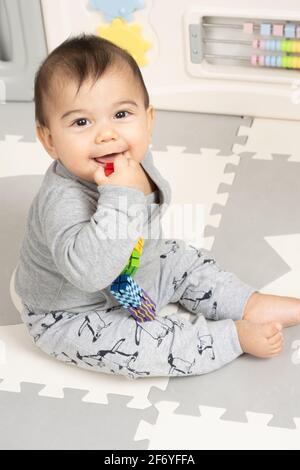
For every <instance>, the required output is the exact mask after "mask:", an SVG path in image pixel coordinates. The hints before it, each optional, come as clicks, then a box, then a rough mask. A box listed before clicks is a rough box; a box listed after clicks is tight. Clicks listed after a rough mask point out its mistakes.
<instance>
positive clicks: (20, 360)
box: [0, 103, 300, 450]
mask: <svg viewBox="0 0 300 470" xmlns="http://www.w3.org/2000/svg"><path fill="white" fill-rule="evenodd" d="M16 116H17V119H16ZM0 121H1V128H0V200H1V205H0V220H1V221H2V222H1V231H0V259H1V264H0V298H1V304H0V416H1V420H0V449H112V450H113V449H115V450H116V449H127V450H128V449H149V450H150V449H176V450H177V449H223V448H225V449H248V448H249V449H264V448H265V449H276V448H280V449H299V448H300V326H299V327H292V328H288V329H286V330H285V331H284V333H285V350H284V352H283V354H282V355H281V356H279V357H277V358H274V359H257V358H254V357H252V356H249V355H243V356H241V357H239V358H238V359H237V360H235V361H234V362H232V363H231V364H229V365H227V366H225V367H224V368H222V369H220V370H218V371H216V372H214V373H211V374H207V375H203V376H199V377H182V378H180V377H174V378H171V379H168V378H154V379H140V380H137V381H128V380H127V379H126V378H124V377H117V376H109V375H105V374H100V373H99V374H98V373H95V372H89V371H86V370H83V369H76V368H75V367H70V366H68V365H66V364H64V363H60V362H57V361H56V360H55V359H53V358H50V357H48V356H46V355H45V354H44V353H42V352H41V351H40V350H39V349H37V347H35V345H34V344H33V343H32V341H31V339H30V337H29V336H28V334H27V332H26V330H25V327H24V326H23V324H22V323H21V320H20V316H19V310H20V299H19V298H18V296H17V295H16V293H15V292H14V288H13V279H14V272H15V268H16V265H17V260H18V250H19V248H20V245H21V241H22V236H23V230H24V224H25V220H26V215H27V212H28V210H29V207H30V204H31V201H32V199H33V197H34V195H35V193H36V192H37V190H38V188H39V186H40V184H41V181H42V177H43V174H44V173H45V171H46V169H47V168H48V166H49V165H50V164H51V162H52V160H51V159H50V157H49V156H48V155H47V154H46V153H45V151H44V149H43V148H42V147H41V144H40V143H39V142H37V141H36V137H35V130H34V127H33V122H34V114H33V105H32V104H25V103H11V104H9V103H7V104H2V105H0ZM299 133H300V122H295V121H280V120H268V119H252V118H251V117H240V116H220V115H218V116H217V115H203V114H198V113H178V112H166V111H158V112H157V122H156V128H155V133H154V136H153V144H152V151H153V156H154V160H155V164H156V166H157V167H158V169H159V170H160V171H161V173H162V174H163V175H164V176H165V177H166V178H167V179H168V180H169V182H170V183H171V186H172V188H173V199H172V205H171V206H173V205H174V207H175V206H176V205H177V204H179V203H180V204H182V203H186V204H192V205H193V207H198V209H199V210H198V212H197V214H199V219H200V218H201V223H199V225H197V230H196V233H195V234H193V235H194V237H195V242H197V243H198V244H199V245H201V246H204V247H205V248H207V249H210V250H211V251H212V254H213V255H214V256H215V257H216V259H217V260H218V263H219V264H220V265H222V267H223V268H224V269H226V270H230V271H233V272H235V273H236V274H237V275H238V276H239V277H240V278H241V279H243V280H244V281H245V282H248V283H250V284H252V285H253V286H254V287H255V288H257V289H259V290H260V291H261V292H265V293H273V294H278V295H288V296H294V297H300V286H299V275H300V250H299V247H300V217H299V218H298V215H299V200H300V184H299V180H300V154H299V152H298V148H299V144H298V139H299V137H298V136H299ZM200 215H201V217H200ZM174 236H175V235H174ZM190 236H191V233H190V232H189V233H184V234H183V237H182V238H186V239H187V240H189V241H191V238H190ZM177 310H178V312H179V313H180V314H181V315H185V316H187V317H189V314H188V313H187V312H184V310H183V309H182V307H180V308H179V306H178V305H177V304H172V305H171V304H170V305H168V306H166V307H165V308H164V310H163V311H162V312H161V314H162V315H164V314H167V313H171V312H174V311H177ZM87 431H88V432H87Z"/></svg>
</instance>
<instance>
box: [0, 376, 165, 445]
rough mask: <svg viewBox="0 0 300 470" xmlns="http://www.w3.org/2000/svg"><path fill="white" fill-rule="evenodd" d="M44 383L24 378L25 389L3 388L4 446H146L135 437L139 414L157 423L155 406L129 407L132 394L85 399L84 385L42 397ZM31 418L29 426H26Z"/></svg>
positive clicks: (0, 438)
mask: <svg viewBox="0 0 300 470" xmlns="http://www.w3.org/2000/svg"><path fill="white" fill-rule="evenodd" d="M42 388H43V385H37V384H29V383H22V384H21V393H12V392H3V391H0V415H1V420H0V449H2V450H3V449H5V450H29V449H34V450H46V449H47V450H62V449H65V450H101V449H105V450H109V449H112V450H113V449H118V450H123V449H126V450H128V449H133V450H136V449H147V448H148V446H149V441H148V440H142V441H137V442H135V441H134V436H135V433H136V430H137V427H138V424H139V422H140V421H141V420H145V421H148V422H149V423H151V424H154V423H155V422H156V419H157V414H158V413H157V410H156V409H155V407H153V406H150V407H148V408H146V409H144V410H137V409H133V408H128V407H127V403H128V402H129V401H130V400H131V398H132V397H127V396H122V395H113V394H108V404H105V405H101V404H95V403H86V402H83V401H82V397H83V396H84V395H85V394H86V392H87V391H86V390H73V389H64V398H63V399H59V398H48V397H41V396H39V395H38V392H39V391H40V390H41V389H42ZM28 423H30V431H29V429H28Z"/></svg>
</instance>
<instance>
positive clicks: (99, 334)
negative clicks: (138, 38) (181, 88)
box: [15, 34, 300, 379]
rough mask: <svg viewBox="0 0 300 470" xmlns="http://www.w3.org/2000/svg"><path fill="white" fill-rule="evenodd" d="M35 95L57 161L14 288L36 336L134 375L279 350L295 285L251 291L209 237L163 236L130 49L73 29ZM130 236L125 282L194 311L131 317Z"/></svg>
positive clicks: (160, 197)
mask: <svg viewBox="0 0 300 470" xmlns="http://www.w3.org/2000/svg"><path fill="white" fill-rule="evenodd" d="M35 106H36V124H37V136H38V138H39V140H40V142H41V143H42V145H43V146H44V148H45V150H46V151H47V152H48V154H49V155H50V156H51V157H52V158H53V160H54V162H53V163H52V164H51V165H50V167H49V168H48V170H47V172H46V174H45V176H44V179H43V182H42V185H41V187H40V189H39V191H38V194H37V195H36V197H35V198H34V200H33V202H32V205H31V208H30V211H29V213H28V219H27V224H26V230H25V236H24V240H23V243H22V247H21V251H20V259H19V264H18V268H17V272H16V277H15V288H16V292H17V293H18V295H19V296H20V298H21V299H22V303H23V310H22V312H21V315H22V319H23V321H24V323H25V324H26V325H27V327H28V330H29V333H30V335H31V336H32V337H33V340H34V341H35V343H36V345H37V346H38V347H39V348H41V349H42V350H43V351H44V352H46V353H47V354H49V355H51V356H54V357H55V358H57V359H58V360H61V361H64V362H66V363H70V364H73V365H76V366H78V367H83V368H87V369H90V370H94V371H101V372H105V373H110V374H122V375H124V376H126V377H127V378H131V379H133V378H139V377H145V376H146V377H147V376H189V375H200V374H205V373H208V372H211V371H213V370H216V369H218V368H220V367H222V366H224V365H225V364H227V363H229V362H231V361H233V360H234V359H235V358H237V357H238V356H240V355H241V354H243V353H249V354H252V355H254V356H257V357H261V358H271V357H274V356H277V355H278V354H280V352H281V351H282V348H283V335H282V327H287V326H290V325H296V324H298V323H299V322H300V300H299V299H295V298H289V297H279V296H273V295H264V294H261V293H259V292H258V291H257V290H256V289H254V288H253V287H251V286H248V285H247V284H245V283H244V282H242V281H241V280H239V279H238V278H237V277H236V276H235V275H234V274H232V273H229V272H226V271H224V270H222V269H221V268H220V267H219V266H218V264H217V262H216V261H215V260H214V259H213V258H212V257H211V255H210V254H209V252H208V251H207V250H202V249H198V248H195V247H193V246H192V245H188V246H187V245H186V243H185V242H184V241H183V240H178V239H175V240H174V239H165V238H163V237H162V231H161V223H160V222H161V220H160V217H161V215H162V213H163V211H164V210H165V209H166V207H167V206H168V205H169V204H170V200H171V199H170V198H171V190H170V185H169V184H168V182H167V181H166V180H165V179H164V178H163V177H162V175H161V174H160V172H159V171H158V170H157V169H156V168H155V166H154V163H153V158H152V155H151V152H150V151H149V144H150V141H151V135H152V129H153V122H154V109H153V107H152V106H151V105H150V104H149V95H148V92H147V90H146V87H145V84H144V81H143V78H142V75H141V72H140V70H139V67H138V65H137V64H136V62H135V60H134V59H133V58H132V57H131V56H130V55H129V54H128V53H127V52H126V51H125V50H123V49H121V48H119V47H117V46H115V45H114V44H112V43H110V42H109V41H106V40H104V39H102V38H99V37H97V36H93V35H86V34H82V35H80V36H77V37H73V38H69V39H68V40H67V41H65V42H64V43H63V44H61V45H60V46H59V47H58V48H57V49H55V50H54V51H53V52H52V53H51V54H50V55H49V56H48V57H47V58H46V60H45V61H44V62H43V63H42V64H41V66H40V68H39V70H38V72H37V74H36V79H35ZM107 162H110V163H111V162H113V163H114V172H113V173H112V174H111V175H109V176H106V174H105V164H106V163H107ZM149 225H151V237H147V236H146V233H147V230H148V228H149ZM129 227H130V228H132V227H134V228H135V230H133V231H131V236H129V234H128V228H129ZM132 232H134V234H133V235H132ZM120 233H122V234H123V236H120V235H119V234H120ZM124 234H125V236H124ZM140 237H144V247H143V253H142V256H141V260H140V266H139V268H138V271H137V272H136V274H135V276H134V280H135V282H136V283H137V284H138V285H139V286H140V287H141V288H143V289H144V291H145V292H147V294H148V296H149V297H150V298H151V299H152V300H153V302H155V304H156V312H157V313H158V312H159V311H160V310H161V309H162V308H163V307H164V306H166V305H167V304H169V303H176V302H179V303H180V304H181V305H183V306H184V307H185V308H186V309H187V310H188V311H190V312H191V313H193V314H194V317H193V321H188V320H186V319H185V318H183V317H182V316H180V315H179V314H171V315H167V316H165V317H162V316H159V315H157V316H156V317H155V319H154V320H153V321H147V322H144V323H141V322H138V321H137V320H136V319H135V318H134V317H133V316H132V315H130V313H129V312H128V311H127V310H126V309H125V308H124V307H122V305H121V304H120V303H119V302H118V301H117V300H116V299H115V298H114V297H113V295H112V294H111V292H110V286H111V285H112V283H113V282H114V280H115V279H116V278H117V277H118V276H119V275H120V273H121V272H122V271H123V269H124V267H125V266H126V265H127V263H128V260H129V258H130V256H131V254H132V251H133V249H134V247H135V245H136V243H137V241H138V240H139V239H140Z"/></svg>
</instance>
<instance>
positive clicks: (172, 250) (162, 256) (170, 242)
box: [160, 240, 179, 258]
mask: <svg viewBox="0 0 300 470" xmlns="http://www.w3.org/2000/svg"><path fill="white" fill-rule="evenodd" d="M165 244H166V245H170V244H171V245H172V246H171V248H170V250H169V251H168V252H167V253H164V254H163V255H160V257H161V258H167V257H168V256H169V255H170V254H171V253H173V254H175V253H176V251H177V250H179V245H178V243H177V242H176V240H167V241H166V242H165Z"/></svg>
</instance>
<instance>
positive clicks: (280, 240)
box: [260, 233, 300, 298]
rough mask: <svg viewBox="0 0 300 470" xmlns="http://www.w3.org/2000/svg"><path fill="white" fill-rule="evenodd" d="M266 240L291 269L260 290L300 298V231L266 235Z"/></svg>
mask: <svg viewBox="0 0 300 470" xmlns="http://www.w3.org/2000/svg"><path fill="white" fill-rule="evenodd" d="M265 240H266V241H267V243H268V244H269V245H270V246H271V247H272V248H273V250H274V251H275V252H276V253H277V254H278V255H279V256H280V258H281V259H282V260H283V261H285V262H286V263H287V265H288V266H289V267H290V268H291V270H290V271H288V272H287V273H285V274H284V275H283V276H280V277H279V278H278V279H276V280H275V281H273V282H272V283H270V284H267V285H266V286H264V287H263V288H262V289H260V291H261V292H263V293H264V294H273V295H274V293H276V295H284V296H288V297H297V298H300V282H299V279H300V250H299V247H300V233H295V234H291V235H280V236H274V237H271V236H270V237H265Z"/></svg>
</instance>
